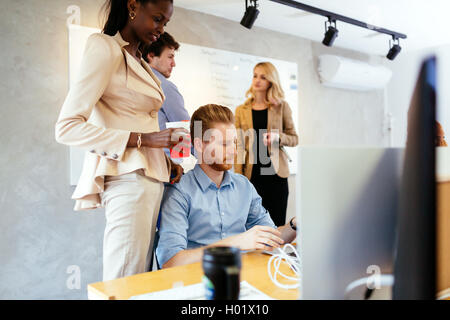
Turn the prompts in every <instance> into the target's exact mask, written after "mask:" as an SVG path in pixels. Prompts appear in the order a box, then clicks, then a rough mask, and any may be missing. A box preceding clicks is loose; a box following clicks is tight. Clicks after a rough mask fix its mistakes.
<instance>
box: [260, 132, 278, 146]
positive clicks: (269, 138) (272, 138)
mask: <svg viewBox="0 0 450 320" xmlns="http://www.w3.org/2000/svg"><path fill="white" fill-rule="evenodd" d="M279 141H280V135H279V134H278V133H277V132H267V133H264V135H263V142H264V145H265V146H271V145H272V144H274V143H275V142H279Z"/></svg>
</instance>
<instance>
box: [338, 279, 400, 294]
mask: <svg viewBox="0 0 450 320" xmlns="http://www.w3.org/2000/svg"><path fill="white" fill-rule="evenodd" d="M375 282H376V283H377V284H379V288H381V287H387V286H393V285H394V276H393V275H391V274H379V275H372V276H370V277H365V278H361V279H358V280H355V281H353V282H351V283H350V284H349V285H348V286H347V288H345V299H348V294H349V293H350V292H351V291H353V290H354V289H355V288H357V287H359V286H362V285H365V286H366V287H367V289H372V287H374V284H375ZM379 288H373V289H379Z"/></svg>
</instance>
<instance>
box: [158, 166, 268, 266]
mask: <svg viewBox="0 0 450 320" xmlns="http://www.w3.org/2000/svg"><path fill="white" fill-rule="evenodd" d="M160 214H161V228H160V230H159V232H160V239H159V243H158V248H157V249H156V255H157V258H158V262H159V265H160V266H163V265H164V264H165V263H166V262H167V261H168V260H170V258H172V257H173V256H175V254H177V253H178V252H179V251H181V250H186V249H194V248H198V247H201V246H206V245H209V244H212V243H214V242H217V241H219V240H222V239H224V238H228V237H230V236H233V235H236V234H240V233H243V232H245V231H247V230H249V229H251V228H252V227H254V226H256V225H263V226H270V227H273V228H276V227H275V224H274V223H273V221H272V219H271V218H270V215H269V212H268V211H267V210H266V209H264V207H263V206H262V200H261V197H260V196H259V195H258V193H257V192H256V190H255V188H254V187H253V185H252V184H251V182H250V181H249V180H248V179H247V178H246V177H245V176H243V175H240V174H236V173H234V172H232V171H226V172H225V173H224V178H223V181H222V184H221V185H220V188H217V186H216V184H215V183H214V182H213V181H212V180H211V179H210V178H209V177H208V176H207V175H206V174H205V172H204V171H203V170H202V168H200V166H199V165H198V164H197V165H196V166H195V168H194V169H192V170H191V171H189V172H188V173H186V174H185V175H184V176H183V177H182V178H181V181H180V182H179V183H176V184H174V185H168V184H167V185H166V188H165V191H164V196H163V199H162V202H161V213H160Z"/></svg>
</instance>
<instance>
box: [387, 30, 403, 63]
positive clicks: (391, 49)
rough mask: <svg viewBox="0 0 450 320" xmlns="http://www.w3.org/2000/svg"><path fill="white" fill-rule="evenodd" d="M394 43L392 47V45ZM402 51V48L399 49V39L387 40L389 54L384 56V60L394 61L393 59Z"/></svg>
mask: <svg viewBox="0 0 450 320" xmlns="http://www.w3.org/2000/svg"><path fill="white" fill-rule="evenodd" d="M392 43H394V45H392ZM400 51H402V47H400V39H398V38H395V37H394V36H393V37H392V40H389V52H388V54H387V55H386V58H388V59H389V60H394V59H395V57H397V55H398V54H399V53H400Z"/></svg>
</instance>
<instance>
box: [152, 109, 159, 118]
mask: <svg viewBox="0 0 450 320" xmlns="http://www.w3.org/2000/svg"><path fill="white" fill-rule="evenodd" d="M157 115H158V111H155V110H153V111H152V112H150V116H151V117H152V118H156V116H157Z"/></svg>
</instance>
